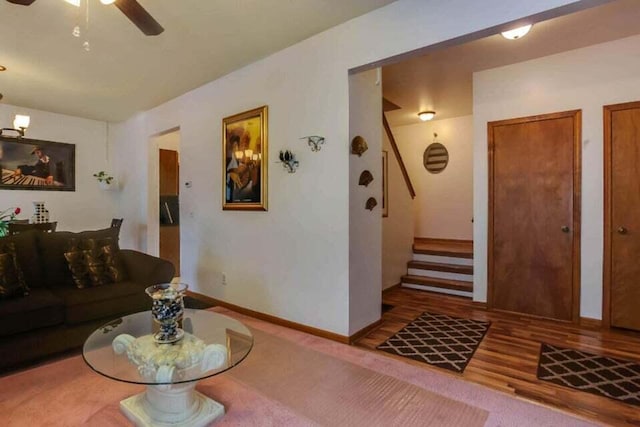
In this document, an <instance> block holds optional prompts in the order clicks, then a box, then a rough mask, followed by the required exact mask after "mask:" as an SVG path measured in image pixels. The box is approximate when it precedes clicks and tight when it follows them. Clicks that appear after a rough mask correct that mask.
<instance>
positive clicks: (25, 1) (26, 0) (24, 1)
mask: <svg viewBox="0 0 640 427" xmlns="http://www.w3.org/2000/svg"><path fill="white" fill-rule="evenodd" d="M7 1H8V2H9V3H13V4H19V5H20V6H31V3H33V2H34V1H36V0H7Z"/></svg>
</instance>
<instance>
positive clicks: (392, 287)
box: [382, 283, 402, 295]
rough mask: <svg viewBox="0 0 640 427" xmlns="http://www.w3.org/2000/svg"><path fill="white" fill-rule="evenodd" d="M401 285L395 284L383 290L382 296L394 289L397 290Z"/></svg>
mask: <svg viewBox="0 0 640 427" xmlns="http://www.w3.org/2000/svg"><path fill="white" fill-rule="evenodd" d="M401 285H402V283H396V284H395V285H393V286H389V287H388V288H386V289H383V290H382V295H384V294H386V293H387V292H391V291H392V290H394V289H398V288H399V287H400V286H401Z"/></svg>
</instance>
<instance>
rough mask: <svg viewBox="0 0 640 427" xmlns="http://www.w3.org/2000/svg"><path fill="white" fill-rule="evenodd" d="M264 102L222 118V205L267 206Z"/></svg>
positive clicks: (262, 208) (254, 208)
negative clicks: (258, 105)
mask: <svg viewBox="0 0 640 427" xmlns="http://www.w3.org/2000/svg"><path fill="white" fill-rule="evenodd" d="M267 110H268V109H267V106H266V105H265V106H262V107H259V108H255V109H253V110H250V111H245V112H244V113H240V114H235V115H233V116H230V117H225V118H224V119H222V209H223V210H252V211H266V210H267V189H268V185H267V169H268V160H267V158H268V122H267V121H268V114H267Z"/></svg>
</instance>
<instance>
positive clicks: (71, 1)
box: [64, 0, 80, 7]
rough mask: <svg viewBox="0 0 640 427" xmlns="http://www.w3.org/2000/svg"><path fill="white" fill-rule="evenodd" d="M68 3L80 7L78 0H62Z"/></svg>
mask: <svg viewBox="0 0 640 427" xmlns="http://www.w3.org/2000/svg"><path fill="white" fill-rule="evenodd" d="M64 1H66V2H67V3H69V4H72V5H74V6H75V7H80V0H64Z"/></svg>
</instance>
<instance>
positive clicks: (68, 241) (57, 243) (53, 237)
mask: <svg viewBox="0 0 640 427" xmlns="http://www.w3.org/2000/svg"><path fill="white" fill-rule="evenodd" d="M118 234H119V230H118V229H117V228H105V229H103V230H95V231H83V232H80V233H71V232H69V231H58V232H54V233H39V235H38V236H37V238H38V242H39V246H40V251H41V256H42V260H43V264H44V271H45V273H46V274H45V284H46V286H47V287H48V288H53V287H56V286H63V287H65V286H74V283H73V278H72V276H71V271H70V270H69V265H68V264H67V260H66V259H65V257H64V253H65V252H68V251H69V249H70V248H71V247H72V244H73V242H74V241H82V240H86V239H97V240H105V239H111V240H112V242H113V244H114V245H115V246H116V247H118Z"/></svg>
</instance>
